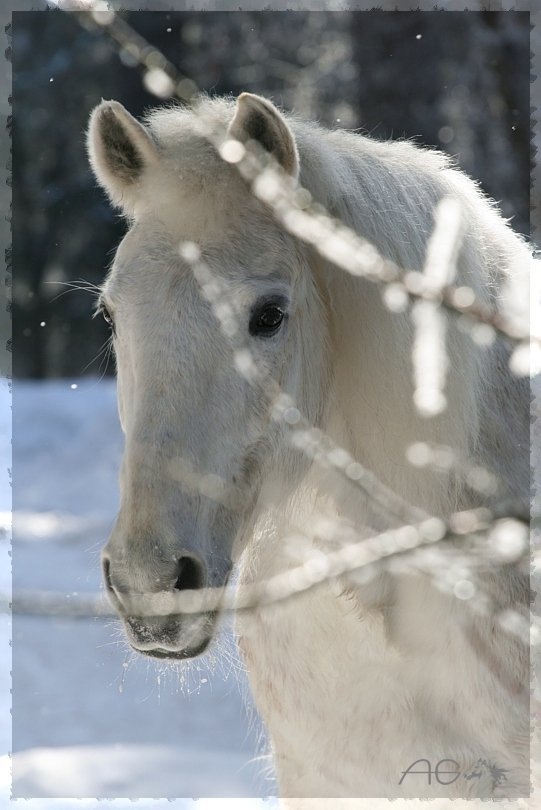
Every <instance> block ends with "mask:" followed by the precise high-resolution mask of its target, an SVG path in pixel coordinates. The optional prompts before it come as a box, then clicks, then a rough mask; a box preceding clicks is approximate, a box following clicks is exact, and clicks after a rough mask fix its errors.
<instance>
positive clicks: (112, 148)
mask: <svg viewBox="0 0 541 810" xmlns="http://www.w3.org/2000/svg"><path fill="white" fill-rule="evenodd" d="M87 148H88V156H89V160H90V165H91V166H92V170H93V171H94V174H95V176H96V179H97V180H98V182H99V183H100V184H101V185H102V186H103V188H104V189H105V190H106V192H107V193H108V195H109V197H110V199H111V201H112V203H113V204H114V205H116V206H118V207H119V208H122V209H124V210H125V211H129V212H133V206H134V203H135V201H136V198H137V192H138V185H139V180H140V178H141V176H142V174H143V172H144V171H145V169H146V168H147V166H150V165H153V164H155V163H157V161H158V150H157V147H156V144H155V142H154V141H153V139H152V137H151V135H150V133H149V131H148V130H147V129H146V127H144V126H143V125H142V124H140V123H139V121H136V120H135V118H134V117H133V116H132V115H130V114H129V112H128V111H127V110H126V109H125V108H124V107H123V106H122V104H120V103H119V102H118V101H102V102H101V104H98V106H97V107H95V108H94V110H93V111H92V113H91V115H90V122H89V125H88V133H87Z"/></svg>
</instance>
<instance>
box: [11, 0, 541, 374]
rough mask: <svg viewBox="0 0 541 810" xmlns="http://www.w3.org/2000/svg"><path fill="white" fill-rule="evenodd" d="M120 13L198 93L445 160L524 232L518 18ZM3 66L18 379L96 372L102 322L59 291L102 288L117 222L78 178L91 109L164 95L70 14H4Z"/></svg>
mask: <svg viewBox="0 0 541 810" xmlns="http://www.w3.org/2000/svg"><path fill="white" fill-rule="evenodd" d="M121 16H123V17H124V19H126V21H127V22H129V24H130V25H131V26H132V27H133V28H134V29H136V30H137V31H138V32H139V33H141V34H142V35H143V36H144V37H145V38H146V39H147V40H148V41H149V42H150V43H151V44H152V45H153V46H155V47H156V48H157V49H158V50H159V51H161V52H162V53H163V54H164V55H165V56H166V57H167V58H168V59H169V60H170V61H171V62H173V63H174V64H175V65H176V66H177V67H178V68H179V69H180V71H181V72H182V73H183V74H185V75H187V76H189V77H191V78H192V79H193V81H194V82H195V83H196V84H197V86H198V87H199V88H200V89H202V90H204V91H206V92H208V93H211V94H223V93H234V94H237V93H239V92H241V91H243V90H249V91H252V92H256V93H261V94H263V95H267V96H269V97H272V99H273V100H274V101H275V102H276V103H278V104H280V105H282V106H283V107H284V108H285V109H295V110H296V111H297V112H298V113H300V114H301V115H303V116H306V117H307V118H310V119H315V120H319V121H320V122H321V123H322V124H325V125H327V126H329V127H346V128H349V129H351V128H359V129H360V130H361V131H362V132H365V133H367V134H371V135H372V136H373V137H376V138H379V139H387V138H402V137H408V138H409V137H415V138H416V140H417V141H418V142H419V143H422V144H427V145H431V146H436V147H438V148H439V149H442V150H445V151H446V152H449V153H450V154H452V155H454V156H455V157H456V160H457V162H458V164H459V165H460V166H461V167H462V168H463V169H464V170H465V171H466V172H468V173H469V174H470V175H472V176H473V177H475V178H476V179H478V180H479V181H480V182H481V184H482V187H483V188H484V189H485V191H486V192H487V193H488V194H489V195H491V196H492V197H495V198H496V199H497V200H498V201H500V203H501V208H502V211H503V213H504V215H505V216H506V217H512V218H513V219H512V221H513V224H514V227H515V229H516V230H518V231H520V232H521V233H523V234H525V235H527V234H529V219H530V212H529V185H530V179H529V178H530V103H529V91H530V61H529V60H530V48H529V36H530V21H529V14H528V13H527V12H501V11H500V12H498V11H494V12H490V11H488V12H408V13H402V12H378V11H370V12H368V11H364V12H325V11H321V12H315V11H312V12H302V11H294V12H287V11H284V12H277V11H268V12H265V11H257V12H243V11H238V12H195V11H194V12H156V11H154V12H123V13H121ZM12 60H13V114H14V115H13V146H12V150H13V174H12V180H13V221H12V239H13V347H14V353H13V373H14V375H15V376H19V377H58V376H78V375H80V374H82V373H85V374H98V373H100V362H99V359H98V360H95V361H94V362H93V358H94V357H95V356H96V354H97V353H98V352H99V349H100V347H101V346H102V344H103V343H104V341H105V340H106V339H107V337H108V332H107V329H106V326H105V325H104V324H103V323H102V321H101V320H100V319H95V320H93V319H92V308H93V303H94V299H93V296H92V295H91V294H90V293H89V292H88V291H84V290H77V289H75V290H71V291H69V292H66V290H67V289H68V288H67V287H64V286H62V283H65V282H78V281H79V280H83V282H85V283H91V284H100V282H101V281H102V280H103V277H104V274H105V272H106V270H107V267H108V265H109V264H110V262H111V260H112V257H113V253H114V247H115V245H116V244H117V242H118V241H119V239H120V238H121V236H122V233H123V231H124V226H123V223H122V221H121V220H120V219H119V218H118V217H117V216H116V215H115V214H114V213H113V212H112V211H111V209H110V208H109V206H108V204H107V202H106V200H105V197H104V195H103V193H102V192H101V191H100V190H99V189H98V188H97V187H96V185H95V183H94V180H93V177H92V175H91V173H90V170H89V168H88V163H87V159H86V154H85V128H86V124H87V120H88V116H89V113H90V111H91V110H92V108H93V107H94V106H95V105H96V104H97V103H98V102H99V101H100V100H101V98H115V99H118V100H119V101H121V102H122V103H123V104H124V105H125V106H126V107H127V108H128V109H129V110H130V112H132V114H134V115H136V116H138V115H140V114H141V113H142V112H143V111H144V110H145V109H146V108H148V107H150V106H154V105H156V104H159V103H160V100H159V99H157V98H156V97H155V96H153V95H151V94H150V93H149V92H148V91H147V90H146V89H145V87H144V86H143V83H142V81H141V73H140V71H139V70H138V68H137V67H135V66H134V64H133V62H134V60H133V57H132V56H131V55H130V53H129V52H128V51H126V50H124V51H122V50H119V48H118V46H117V45H115V44H114V43H113V42H112V41H111V40H110V39H109V38H108V36H107V34H106V33H105V32H104V31H103V29H99V30H98V29H96V30H89V29H88V28H86V27H84V26H82V25H81V24H80V22H79V18H78V16H77V15H75V14H69V13H64V12H60V11H52V10H50V11H38V12H17V13H14V14H13V26H12ZM42 324H43V325H42ZM103 370H104V369H103V365H102V367H101V371H103ZM112 371H113V367H112V365H110V366H109V369H108V373H111V372H112Z"/></svg>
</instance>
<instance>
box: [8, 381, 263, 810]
mask: <svg viewBox="0 0 541 810" xmlns="http://www.w3.org/2000/svg"><path fill="white" fill-rule="evenodd" d="M75 386H76V387H75ZM13 414H14V416H13V436H14V438H13V478H14V482H15V486H14V494H13V535H14V544H13V586H14V590H22V589H24V590H26V591H28V590H39V591H55V592H57V593H58V594H60V595H61V596H62V598H63V599H76V598H77V595H78V594H98V593H99V592H101V581H100V567H99V551H100V548H101V546H102V545H103V543H104V542H105V540H106V539H107V536H108V533H109V530H110V528H111V525H112V522H113V520H114V516H115V513H116V509H117V506H118V489H117V471H118V466H119V459H120V454H121V449H122V434H121V431H120V428H119V424H118V419H117V415H116V397H115V384H114V381H112V380H103V381H101V382H98V381H97V380H95V379H88V378H84V379H80V380H76V381H73V380H60V381H48V382H40V383H37V382H26V381H15V383H14V385H13ZM9 423H10V410H9V390H8V385H7V383H6V381H5V380H0V453H1V455H2V458H6V459H8V458H9V453H10V450H11V448H10V443H9V435H10V424H9ZM2 473H3V477H2V480H1V483H0V518H1V519H2V520H3V522H4V524H5V526H6V528H9V512H10V507H11V504H10V488H9V477H8V474H7V471H4V470H2ZM8 550H9V543H8V532H7V531H6V532H5V533H4V535H3V537H2V538H1V539H0V553H1V554H2V561H3V562H5V565H2V566H1V567H0V591H1V592H2V593H3V594H5V593H6V592H7V591H8V589H9V585H10V583H9V568H10V565H9V562H10V561H9V557H8ZM0 633H1V635H2V639H1V641H2V642H3V645H2V647H1V649H2V650H3V655H2V657H1V659H0V660H1V662H2V667H1V669H0V685H1V687H2V690H1V695H2V697H1V700H2V703H1V708H2V711H3V716H4V717H7V716H8V712H9V704H10V695H9V687H10V677H9V670H10V667H11V652H12V651H11V648H10V647H9V634H10V626H9V618H8V616H6V615H5V614H0ZM12 636H13V662H12V668H13V680H12V690H13V694H12V705H13V737H12V740H11V742H10V740H9V737H8V733H7V728H6V725H7V724H5V723H4V724H2V725H0V740H1V744H2V750H3V751H6V752H7V751H9V750H11V751H13V755H12V759H11V760H10V759H9V758H8V756H7V754H6V755H5V756H3V757H2V758H1V764H0V807H3V806H4V803H3V800H4V799H5V800H6V802H7V797H8V795H9V785H10V773H9V772H10V766H11V767H12V777H13V797H14V798H27V799H32V801H30V802H28V803H27V804H25V807H28V808H29V810H46V809H47V810H48V808H53V807H54V808H55V810H57V808H58V810H61V808H70V809H71V808H73V809H74V810H75V808H87V807H89V808H96V809H97V808H103V807H104V806H106V807H108V806H111V807H112V808H115V809H116V808H124V807H128V806H129V807H130V808H131V807H132V806H133V805H132V803H131V802H129V801H128V800H129V799H133V798H139V797H143V798H144V799H145V800H143V801H140V802H139V803H138V805H137V807H138V808H141V810H147V808H149V809H150V808H153V810H154V808H156V809H158V808H161V807H162V806H163V807H166V806H167V808H174V810H177V808H178V809H179V810H180V809H182V810H184V808H195V807H197V809H198V810H211V808H212V810H229V808H232V807H235V810H255V808H261V807H265V808H274V807H277V804H276V802H275V800H274V799H269V800H265V801H264V803H263V801H262V800H261V799H259V798H250V797H268V796H272V794H273V793H274V790H275V786H274V782H273V779H272V777H271V776H270V770H269V764H268V761H267V759H266V758H265V757H264V756H263V754H264V753H265V750H266V749H265V745H264V743H263V741H262V732H261V726H260V722H259V720H258V718H257V715H256V713H255V710H254V709H253V707H252V706H251V705H250V704H249V690H248V687H247V683H246V677H245V674H244V672H243V671H242V666H241V662H240V660H239V658H238V654H237V651H236V647H235V644H234V641H233V639H232V635H231V630H230V628H227V627H224V628H223V630H222V633H221V637H220V639H219V640H218V644H217V645H216V646H215V648H214V650H213V651H212V652H211V654H210V655H207V656H205V657H203V658H202V659H197V660H195V661H193V662H190V663H189V664H187V665H186V664H182V665H181V664H176V665H174V666H166V665H164V664H163V663H162V662H157V663H154V662H152V661H150V660H149V659H146V658H142V657H141V656H137V655H135V654H133V653H132V652H131V651H130V650H129V648H128V646H127V644H126V643H125V642H124V640H123V636H122V633H121V631H120V627H119V623H118V622H117V621H116V620H103V619H94V618H87V619H72V618H63V617H49V616H35V615H22V614H16V615H15V616H14V617H13V630H12ZM151 796H156V797H158V796H159V797H162V798H163V799H164V801H163V803H162V801H158V800H156V799H149V800H148V801H147V800H146V797H151ZM203 796H204V797H206V798H205V799H199V800H198V801H197V804H194V800H192V798H185V799H176V797H203ZM34 797H36V798H34ZM58 797H61V798H58ZM79 797H81V798H84V799H85V801H82V802H79V801H75V800H74V799H75V798H79ZM88 797H96V798H102V799H103V798H108V797H109V798H108V801H107V803H104V802H103V801H102V802H100V803H99V804H98V802H97V801H96V799H94V798H92V799H88ZM110 797H122V798H120V799H119V800H115V801H113V800H112V799H111V798H110ZM220 797H235V798H234V799H226V798H220ZM168 798H169V799H171V798H175V799H176V800H175V801H172V802H171V801H167V799H168Z"/></svg>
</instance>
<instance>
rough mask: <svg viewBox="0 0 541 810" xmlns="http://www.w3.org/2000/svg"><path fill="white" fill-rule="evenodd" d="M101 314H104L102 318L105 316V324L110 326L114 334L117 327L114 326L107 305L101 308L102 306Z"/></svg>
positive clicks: (102, 305)
mask: <svg viewBox="0 0 541 810" xmlns="http://www.w3.org/2000/svg"><path fill="white" fill-rule="evenodd" d="M100 312H101V314H102V316H103V320H104V321H105V323H106V324H107V325H108V326H110V327H111V329H112V330H113V332H114V329H115V325H114V322H113V319H112V317H111V313H110V312H109V310H108V309H107V307H106V306H105V304H101V306H100Z"/></svg>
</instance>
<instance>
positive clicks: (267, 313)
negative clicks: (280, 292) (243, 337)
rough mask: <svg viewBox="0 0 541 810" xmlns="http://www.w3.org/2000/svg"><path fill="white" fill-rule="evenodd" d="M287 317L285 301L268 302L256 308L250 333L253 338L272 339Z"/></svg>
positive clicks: (251, 319) (251, 321)
mask: <svg viewBox="0 0 541 810" xmlns="http://www.w3.org/2000/svg"><path fill="white" fill-rule="evenodd" d="M285 317H286V311H285V301H283V300H282V299H278V300H273V301H266V302H265V303H263V304H260V305H259V306H257V307H256V308H255V310H254V311H253V313H252V316H251V318H250V326H249V331H250V334H251V335H252V336H253V337H271V336H272V335H274V334H276V332H277V331H278V330H279V328H280V326H281V325H282V322H283V320H284V318H285Z"/></svg>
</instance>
